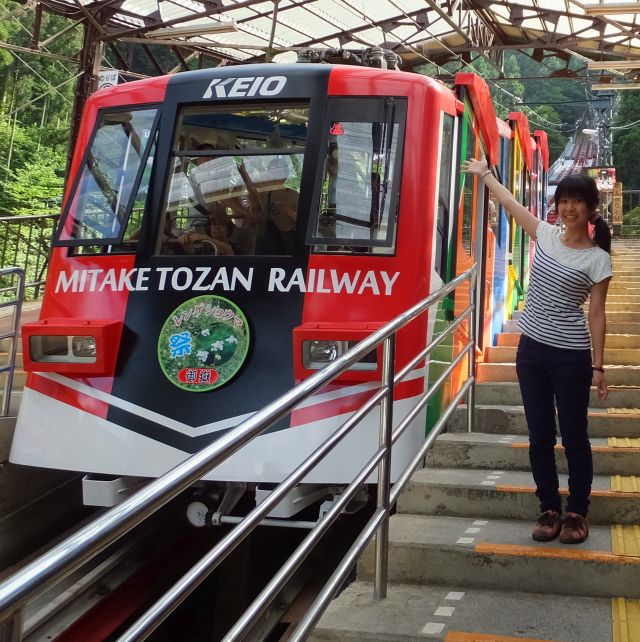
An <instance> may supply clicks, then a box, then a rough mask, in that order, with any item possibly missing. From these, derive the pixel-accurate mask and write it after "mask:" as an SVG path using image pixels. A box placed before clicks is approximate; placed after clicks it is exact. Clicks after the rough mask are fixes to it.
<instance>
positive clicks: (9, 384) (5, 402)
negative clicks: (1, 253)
mask: <svg viewBox="0 0 640 642" xmlns="http://www.w3.org/2000/svg"><path fill="white" fill-rule="evenodd" d="M1 273H2V274H8V275H12V278H14V279H18V284H17V285H15V286H12V287H11V289H12V290H14V289H15V298H14V299H13V300H12V301H9V302H8V305H11V306H14V312H13V320H12V323H11V330H10V332H9V341H10V342H11V343H10V347H9V350H8V351H7V356H8V359H7V365H6V366H5V367H3V368H2V370H3V371H4V372H6V377H5V380H4V391H3V395H2V409H1V414H0V416H2V417H8V416H9V414H10V412H11V392H12V389H13V376H14V372H15V368H16V352H17V349H18V334H19V333H20V316H21V313H22V301H23V300H24V289H25V287H24V286H25V273H24V270H22V269H20V268H15V267H12V268H7V269H6V270H2V272H1ZM14 283H15V281H14Z"/></svg>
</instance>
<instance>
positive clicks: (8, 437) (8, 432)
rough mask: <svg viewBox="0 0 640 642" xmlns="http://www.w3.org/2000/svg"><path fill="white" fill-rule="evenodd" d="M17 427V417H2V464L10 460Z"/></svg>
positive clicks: (0, 438) (0, 457)
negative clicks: (10, 451) (14, 432)
mask: <svg viewBox="0 0 640 642" xmlns="http://www.w3.org/2000/svg"><path fill="white" fill-rule="evenodd" d="M15 426H16V418H15V417H0V464H3V463H4V462H5V461H7V460H8V459H9V450H10V449H11V441H12V439H13V430H14V428H15Z"/></svg>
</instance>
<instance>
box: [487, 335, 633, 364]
mask: <svg viewBox="0 0 640 642" xmlns="http://www.w3.org/2000/svg"><path fill="white" fill-rule="evenodd" d="M637 339H638V340H639V343H638V344H637V345H638V347H636V348H613V347H609V346H608V342H606V345H607V347H606V348H605V352H604V363H605V366H607V367H608V366H612V365H625V366H631V365H634V366H638V365H640V337H637ZM515 361H516V347H515V346H492V347H489V348H486V349H485V360H484V363H515Z"/></svg>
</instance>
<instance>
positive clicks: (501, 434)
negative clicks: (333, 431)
mask: <svg viewBox="0 0 640 642" xmlns="http://www.w3.org/2000/svg"><path fill="white" fill-rule="evenodd" d="M613 252H614V254H613V262H614V279H613V280H612V283H611V286H610V295H609V298H608V300H607V319H608V335H607V341H606V346H607V349H606V357H605V367H606V370H607V382H608V383H609V389H610V394H609V399H608V400H607V402H606V404H605V405H606V407H600V406H598V404H597V401H596V396H595V394H592V397H591V404H590V409H589V429H590V434H591V437H592V448H593V460H594V475H595V477H594V484H593V493H592V497H591V507H590V514H589V519H590V524H591V531H590V536H589V538H588V539H587V540H586V541H585V542H584V543H582V544H578V545H563V544H560V543H559V542H558V541H557V540H556V541H554V542H550V543H539V542H535V541H534V540H533V539H532V538H531V528H532V526H533V524H534V522H535V520H536V519H537V517H538V514H539V509H538V501H537V498H536V497H535V495H534V486H533V479H532V477H531V472H530V468H529V461H528V451H527V445H528V438H527V428H526V422H525V418H524V410H523V407H522V399H521V396H520V391H519V387H518V384H517V382H516V374H515V364H514V361H515V346H516V345H517V341H518V338H519V336H518V334H517V332H516V329H515V327H514V324H513V322H509V323H508V324H506V327H505V332H504V333H502V334H501V335H500V336H499V340H498V343H497V346H496V347H493V348H489V349H488V351H487V354H486V355H485V361H484V362H483V363H482V364H480V365H479V368H478V381H479V383H478V385H477V387H476V423H475V432H474V433H473V434H469V433H468V432H466V416H465V413H466V409H465V408H464V407H461V408H459V409H458V410H457V411H456V414H455V415H454V416H453V418H452V420H451V421H450V422H449V425H448V431H447V432H446V433H444V434H442V435H441V436H440V437H439V438H438V440H437V442H436V444H435V445H434V447H433V448H432V450H431V451H430V454H429V456H428V460H427V465H426V467H425V468H424V469H422V470H419V471H417V472H416V473H415V474H414V476H413V478H412V480H411V482H410V484H409V485H408V487H407V488H406V489H405V491H404V493H403V494H402V495H401V497H400V499H399V502H398V507H397V514H395V515H394V516H393V517H392V519H391V523H390V545H389V581H390V584H389V590H388V598H387V599H386V600H383V601H380V602H376V601H374V600H373V584H372V580H373V569H374V555H373V547H371V546H370V547H369V548H368V549H367V550H366V551H365V553H364V555H363V557H362V559H361V560H360V562H359V565H358V573H357V576H358V579H357V581H356V582H355V583H353V584H352V585H350V586H349V587H347V588H346V589H345V590H344V591H343V592H342V594H341V595H340V596H339V597H338V598H337V599H335V600H334V601H333V602H332V604H331V605H330V607H329V608H328V610H327V612H326V613H325V615H324V616H323V618H322V620H321V621H320V623H319V625H318V627H317V628H316V630H315V631H314V633H313V634H312V636H311V638H310V639H311V640H313V641H316V642H318V641H320V640H345V641H347V640H367V641H368V640H371V641H373V640H386V641H398V640H402V641H413V640H415V641H418V640H425V639H434V640H445V641H446V642H516V641H523V640H526V641H528V642H548V641H553V642H610V641H611V642H623V641H624V642H640V306H637V305H636V304H637V303H639V302H640V261H638V257H640V243H639V242H638V241H636V240H625V239H620V240H616V241H614V248H613ZM558 450H561V447H558ZM558 455H559V456H558V458H557V462H558V468H559V472H560V473H561V474H560V484H561V487H562V488H563V491H561V492H564V493H566V487H567V476H566V462H565V459H564V456H563V455H562V453H558Z"/></svg>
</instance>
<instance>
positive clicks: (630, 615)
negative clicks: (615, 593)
mask: <svg viewBox="0 0 640 642" xmlns="http://www.w3.org/2000/svg"><path fill="white" fill-rule="evenodd" d="M611 621H612V625H613V631H612V633H613V642H640V600H625V599H624V598H623V597H615V598H613V599H612V600H611Z"/></svg>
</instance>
